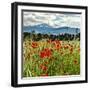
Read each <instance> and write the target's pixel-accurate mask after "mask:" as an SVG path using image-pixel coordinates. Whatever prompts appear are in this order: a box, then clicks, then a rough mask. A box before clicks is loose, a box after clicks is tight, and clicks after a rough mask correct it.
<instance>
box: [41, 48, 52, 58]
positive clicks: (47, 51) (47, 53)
mask: <svg viewBox="0 0 90 90" xmlns="http://www.w3.org/2000/svg"><path fill="white" fill-rule="evenodd" d="M40 57H41V58H47V57H51V49H48V48H46V49H44V50H42V51H41V52H40Z"/></svg>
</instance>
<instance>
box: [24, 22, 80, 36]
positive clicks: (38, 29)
mask: <svg viewBox="0 0 90 90" xmlns="http://www.w3.org/2000/svg"><path fill="white" fill-rule="evenodd" d="M23 32H29V33H31V32H34V33H41V34H54V35H58V34H65V33H68V34H77V33H80V28H72V27H67V26H64V27H58V28H55V27H51V26H49V25H47V24H39V25H34V26H23Z"/></svg>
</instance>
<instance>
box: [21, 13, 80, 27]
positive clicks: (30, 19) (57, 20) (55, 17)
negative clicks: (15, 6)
mask: <svg viewBox="0 0 90 90" xmlns="http://www.w3.org/2000/svg"><path fill="white" fill-rule="evenodd" d="M42 23H44V24H48V25H49V26H51V27H54V28H58V27H64V26H68V27H74V28H80V23H81V14H75V13H73V14H71V13H46V12H31V11H29V12H28V11H24V12H23V25H24V26H34V25H38V24H42Z"/></svg>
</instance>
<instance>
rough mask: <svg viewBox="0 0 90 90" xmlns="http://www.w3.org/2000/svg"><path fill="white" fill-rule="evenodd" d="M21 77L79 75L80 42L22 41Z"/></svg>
mask: <svg viewBox="0 0 90 90" xmlns="http://www.w3.org/2000/svg"><path fill="white" fill-rule="evenodd" d="M22 68H23V77H48V76H63V75H79V74H80V41H78V40H72V41H70V40H67V41H64V40H62V41H61V40H50V39H42V40H39V41H33V40H32V39H29V38H28V39H25V40H24V41H23V67H22Z"/></svg>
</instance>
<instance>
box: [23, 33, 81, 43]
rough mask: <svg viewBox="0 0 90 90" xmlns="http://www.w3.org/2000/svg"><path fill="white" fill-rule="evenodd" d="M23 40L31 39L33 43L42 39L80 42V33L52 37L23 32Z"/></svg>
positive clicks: (51, 35) (50, 35)
mask: <svg viewBox="0 0 90 90" xmlns="http://www.w3.org/2000/svg"><path fill="white" fill-rule="evenodd" d="M23 38H24V39H26V38H31V39H32V40H34V41H39V40H42V39H51V40H56V39H57V40H80V33H77V34H68V33H65V34H58V35H53V34H41V33H38V34H36V33H28V32H23Z"/></svg>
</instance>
